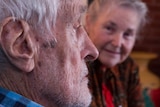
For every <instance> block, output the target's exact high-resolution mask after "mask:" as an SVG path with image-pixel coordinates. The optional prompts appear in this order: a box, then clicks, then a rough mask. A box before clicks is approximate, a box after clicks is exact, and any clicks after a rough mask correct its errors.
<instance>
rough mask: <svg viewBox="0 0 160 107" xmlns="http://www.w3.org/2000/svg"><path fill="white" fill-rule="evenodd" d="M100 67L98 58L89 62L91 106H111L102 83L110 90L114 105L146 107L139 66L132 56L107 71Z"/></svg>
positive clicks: (116, 106) (118, 106)
mask: <svg viewBox="0 0 160 107" xmlns="http://www.w3.org/2000/svg"><path fill="white" fill-rule="evenodd" d="M100 67H101V65H100V62H99V61H98V60H97V61H95V62H93V63H89V64H88V68H89V71H90V72H89V73H90V74H89V80H90V82H89V88H90V90H91V93H92V96H93V97H92V103H91V105H90V107H109V106H107V104H106V100H105V96H104V94H102V84H105V85H106V87H107V88H108V89H109V90H110V93H111V95H112V97H111V98H113V99H111V101H112V103H113V104H114V107H144V102H143V97H142V92H141V85H140V79H139V73H138V66H137V65H136V64H135V63H134V61H133V60H132V59H131V58H127V59H126V60H125V61H124V62H123V63H121V64H118V65H117V66H115V67H113V68H111V69H107V70H106V71H105V72H102V71H101V70H100Z"/></svg>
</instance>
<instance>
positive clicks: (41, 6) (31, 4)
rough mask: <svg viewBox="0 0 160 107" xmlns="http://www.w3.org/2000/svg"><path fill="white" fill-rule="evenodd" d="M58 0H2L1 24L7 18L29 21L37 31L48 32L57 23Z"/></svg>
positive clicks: (0, 9) (0, 1)
mask: <svg viewBox="0 0 160 107" xmlns="http://www.w3.org/2000/svg"><path fill="white" fill-rule="evenodd" d="M58 6H59V5H58V0H0V22H1V21H3V20H4V18H7V17H14V18H15V19H16V20H19V19H22V20H25V21H27V22H28V23H29V24H30V25H31V26H32V27H33V28H34V29H35V30H38V31H41V33H42V32H44V31H45V32H46V31H49V32H50V30H51V26H53V27H54V25H55V23H56V17H57V12H58Z"/></svg>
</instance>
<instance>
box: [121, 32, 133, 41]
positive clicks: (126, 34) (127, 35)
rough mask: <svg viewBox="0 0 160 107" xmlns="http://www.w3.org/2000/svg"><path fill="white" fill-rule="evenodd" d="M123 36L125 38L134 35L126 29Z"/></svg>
mask: <svg viewBox="0 0 160 107" xmlns="http://www.w3.org/2000/svg"><path fill="white" fill-rule="evenodd" d="M123 35H124V37H125V38H126V39H131V38H132V37H134V36H133V35H134V34H133V33H132V32H131V31H126V32H124V34H123Z"/></svg>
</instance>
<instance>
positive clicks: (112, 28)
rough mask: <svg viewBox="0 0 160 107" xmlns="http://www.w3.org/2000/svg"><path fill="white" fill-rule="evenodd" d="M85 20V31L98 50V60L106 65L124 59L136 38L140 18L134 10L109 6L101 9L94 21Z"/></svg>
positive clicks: (108, 65) (110, 65)
mask: <svg viewBox="0 0 160 107" xmlns="http://www.w3.org/2000/svg"><path fill="white" fill-rule="evenodd" d="M89 19H90V18H89V16H88V20H87V25H86V29H87V32H88V34H89V36H90V38H91V40H92V41H93V43H94V44H95V46H96V47H97V49H98V51H99V58H98V59H99V60H100V61H101V63H103V64H104V65H105V66H107V67H112V66H114V65H116V64H118V63H121V62H122V61H124V60H125V59H126V58H127V57H128V55H129V54H130V52H131V50H132V48H133V46H134V43H135V39H136V34H137V30H138V27H139V23H140V19H139V17H138V14H137V12H136V11H135V10H132V9H126V8H123V7H118V6H117V7H111V8H109V10H108V11H106V9H104V10H102V11H101V12H100V13H99V14H98V16H97V18H96V19H95V21H94V22H92V21H90V20H89Z"/></svg>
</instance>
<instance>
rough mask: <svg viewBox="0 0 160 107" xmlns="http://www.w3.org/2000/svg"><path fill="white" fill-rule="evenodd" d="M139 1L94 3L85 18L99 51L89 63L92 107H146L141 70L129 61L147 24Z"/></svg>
mask: <svg viewBox="0 0 160 107" xmlns="http://www.w3.org/2000/svg"><path fill="white" fill-rule="evenodd" d="M146 13H147V7H146V5H145V4H144V3H143V2H142V1H140V0H94V1H93V2H92V3H91V4H90V6H89V9H88V13H87V15H86V23H85V27H86V30H87V32H88V34H89V36H90V38H91V40H92V41H93V43H94V44H95V46H96V47H97V49H98V51H99V57H98V59H97V60H96V61H94V62H91V63H89V69H90V74H89V78H90V84H89V87H90V89H91V93H92V95H93V98H92V103H91V107H106V106H107V107H144V103H143V98H142V93H141V85H140V79H139V73H138V67H137V65H136V64H135V63H134V61H133V60H132V59H131V58H129V54H130V52H131V50H132V49H133V46H134V44H135V41H136V38H137V37H138V33H139V31H140V29H141V28H142V27H143V25H144V24H145V23H146Z"/></svg>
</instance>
